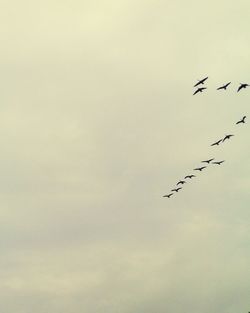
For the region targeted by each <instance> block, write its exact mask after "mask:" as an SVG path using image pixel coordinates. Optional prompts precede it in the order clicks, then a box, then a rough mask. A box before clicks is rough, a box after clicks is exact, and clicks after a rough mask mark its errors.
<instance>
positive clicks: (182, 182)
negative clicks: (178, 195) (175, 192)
mask: <svg viewBox="0 0 250 313" xmlns="http://www.w3.org/2000/svg"><path fill="white" fill-rule="evenodd" d="M180 184H181V185H183V184H186V182H185V181H184V180H180V181H179V182H178V183H177V184H176V185H177V186H178V185H180Z"/></svg>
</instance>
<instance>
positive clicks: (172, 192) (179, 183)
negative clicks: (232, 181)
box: [163, 77, 250, 313]
mask: <svg viewBox="0 0 250 313" xmlns="http://www.w3.org/2000/svg"><path fill="white" fill-rule="evenodd" d="M207 79H208V77H205V78H203V79H202V80H200V81H198V82H197V83H196V84H195V85H194V87H197V86H199V85H201V84H204V82H205V81H206V80H207ZM230 84H231V82H229V83H227V84H225V85H223V86H221V87H219V88H217V90H222V89H224V90H226V89H227V87H228V86H229V85H230ZM248 86H250V85H248V84H240V86H239V87H238V90H237V92H239V91H240V90H241V89H242V88H246V87H248ZM205 89H207V88H206V87H198V89H197V90H196V91H195V92H194V94H193V95H195V94H197V93H198V92H203V90H205ZM245 123H246V116H243V117H242V119H240V120H239V121H237V122H236V125H239V124H245ZM233 136H234V135H233V134H228V135H225V136H224V137H223V138H221V139H219V140H217V141H215V142H213V143H212V144H211V146H219V145H220V144H222V143H224V142H225V141H226V140H229V139H230V138H231V137H233ZM224 162H225V160H220V161H216V160H215V158H211V159H208V160H203V161H201V163H202V166H200V167H196V168H194V169H193V171H196V172H202V171H203V170H204V169H205V168H207V166H208V165H210V164H213V165H221V164H222V163H224ZM204 164H205V165H204ZM194 177H196V176H195V175H193V174H190V175H187V176H185V177H184V179H181V180H179V181H178V182H177V184H176V187H175V188H173V189H171V192H170V193H168V194H166V195H164V196H163V197H165V198H170V197H172V196H173V195H174V194H175V193H177V192H179V191H180V190H181V189H182V187H180V186H183V185H184V184H186V183H187V181H188V180H191V179H192V178H194ZM249 313H250V312H249Z"/></svg>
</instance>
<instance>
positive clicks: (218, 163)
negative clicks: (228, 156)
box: [212, 160, 225, 165]
mask: <svg viewBox="0 0 250 313" xmlns="http://www.w3.org/2000/svg"><path fill="white" fill-rule="evenodd" d="M223 162H225V160H223V161H215V162H212V164H217V165H221V164H222V163H223Z"/></svg>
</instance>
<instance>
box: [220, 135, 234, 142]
mask: <svg viewBox="0 0 250 313" xmlns="http://www.w3.org/2000/svg"><path fill="white" fill-rule="evenodd" d="M233 136H234V135H226V136H225V137H224V138H223V139H222V142H224V141H225V140H226V139H230V138H231V137H233Z"/></svg>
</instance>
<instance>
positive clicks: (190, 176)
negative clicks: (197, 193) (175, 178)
mask: <svg viewBox="0 0 250 313" xmlns="http://www.w3.org/2000/svg"><path fill="white" fill-rule="evenodd" d="M193 177H195V175H187V176H185V179H187V178H190V179H191V178H193Z"/></svg>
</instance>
